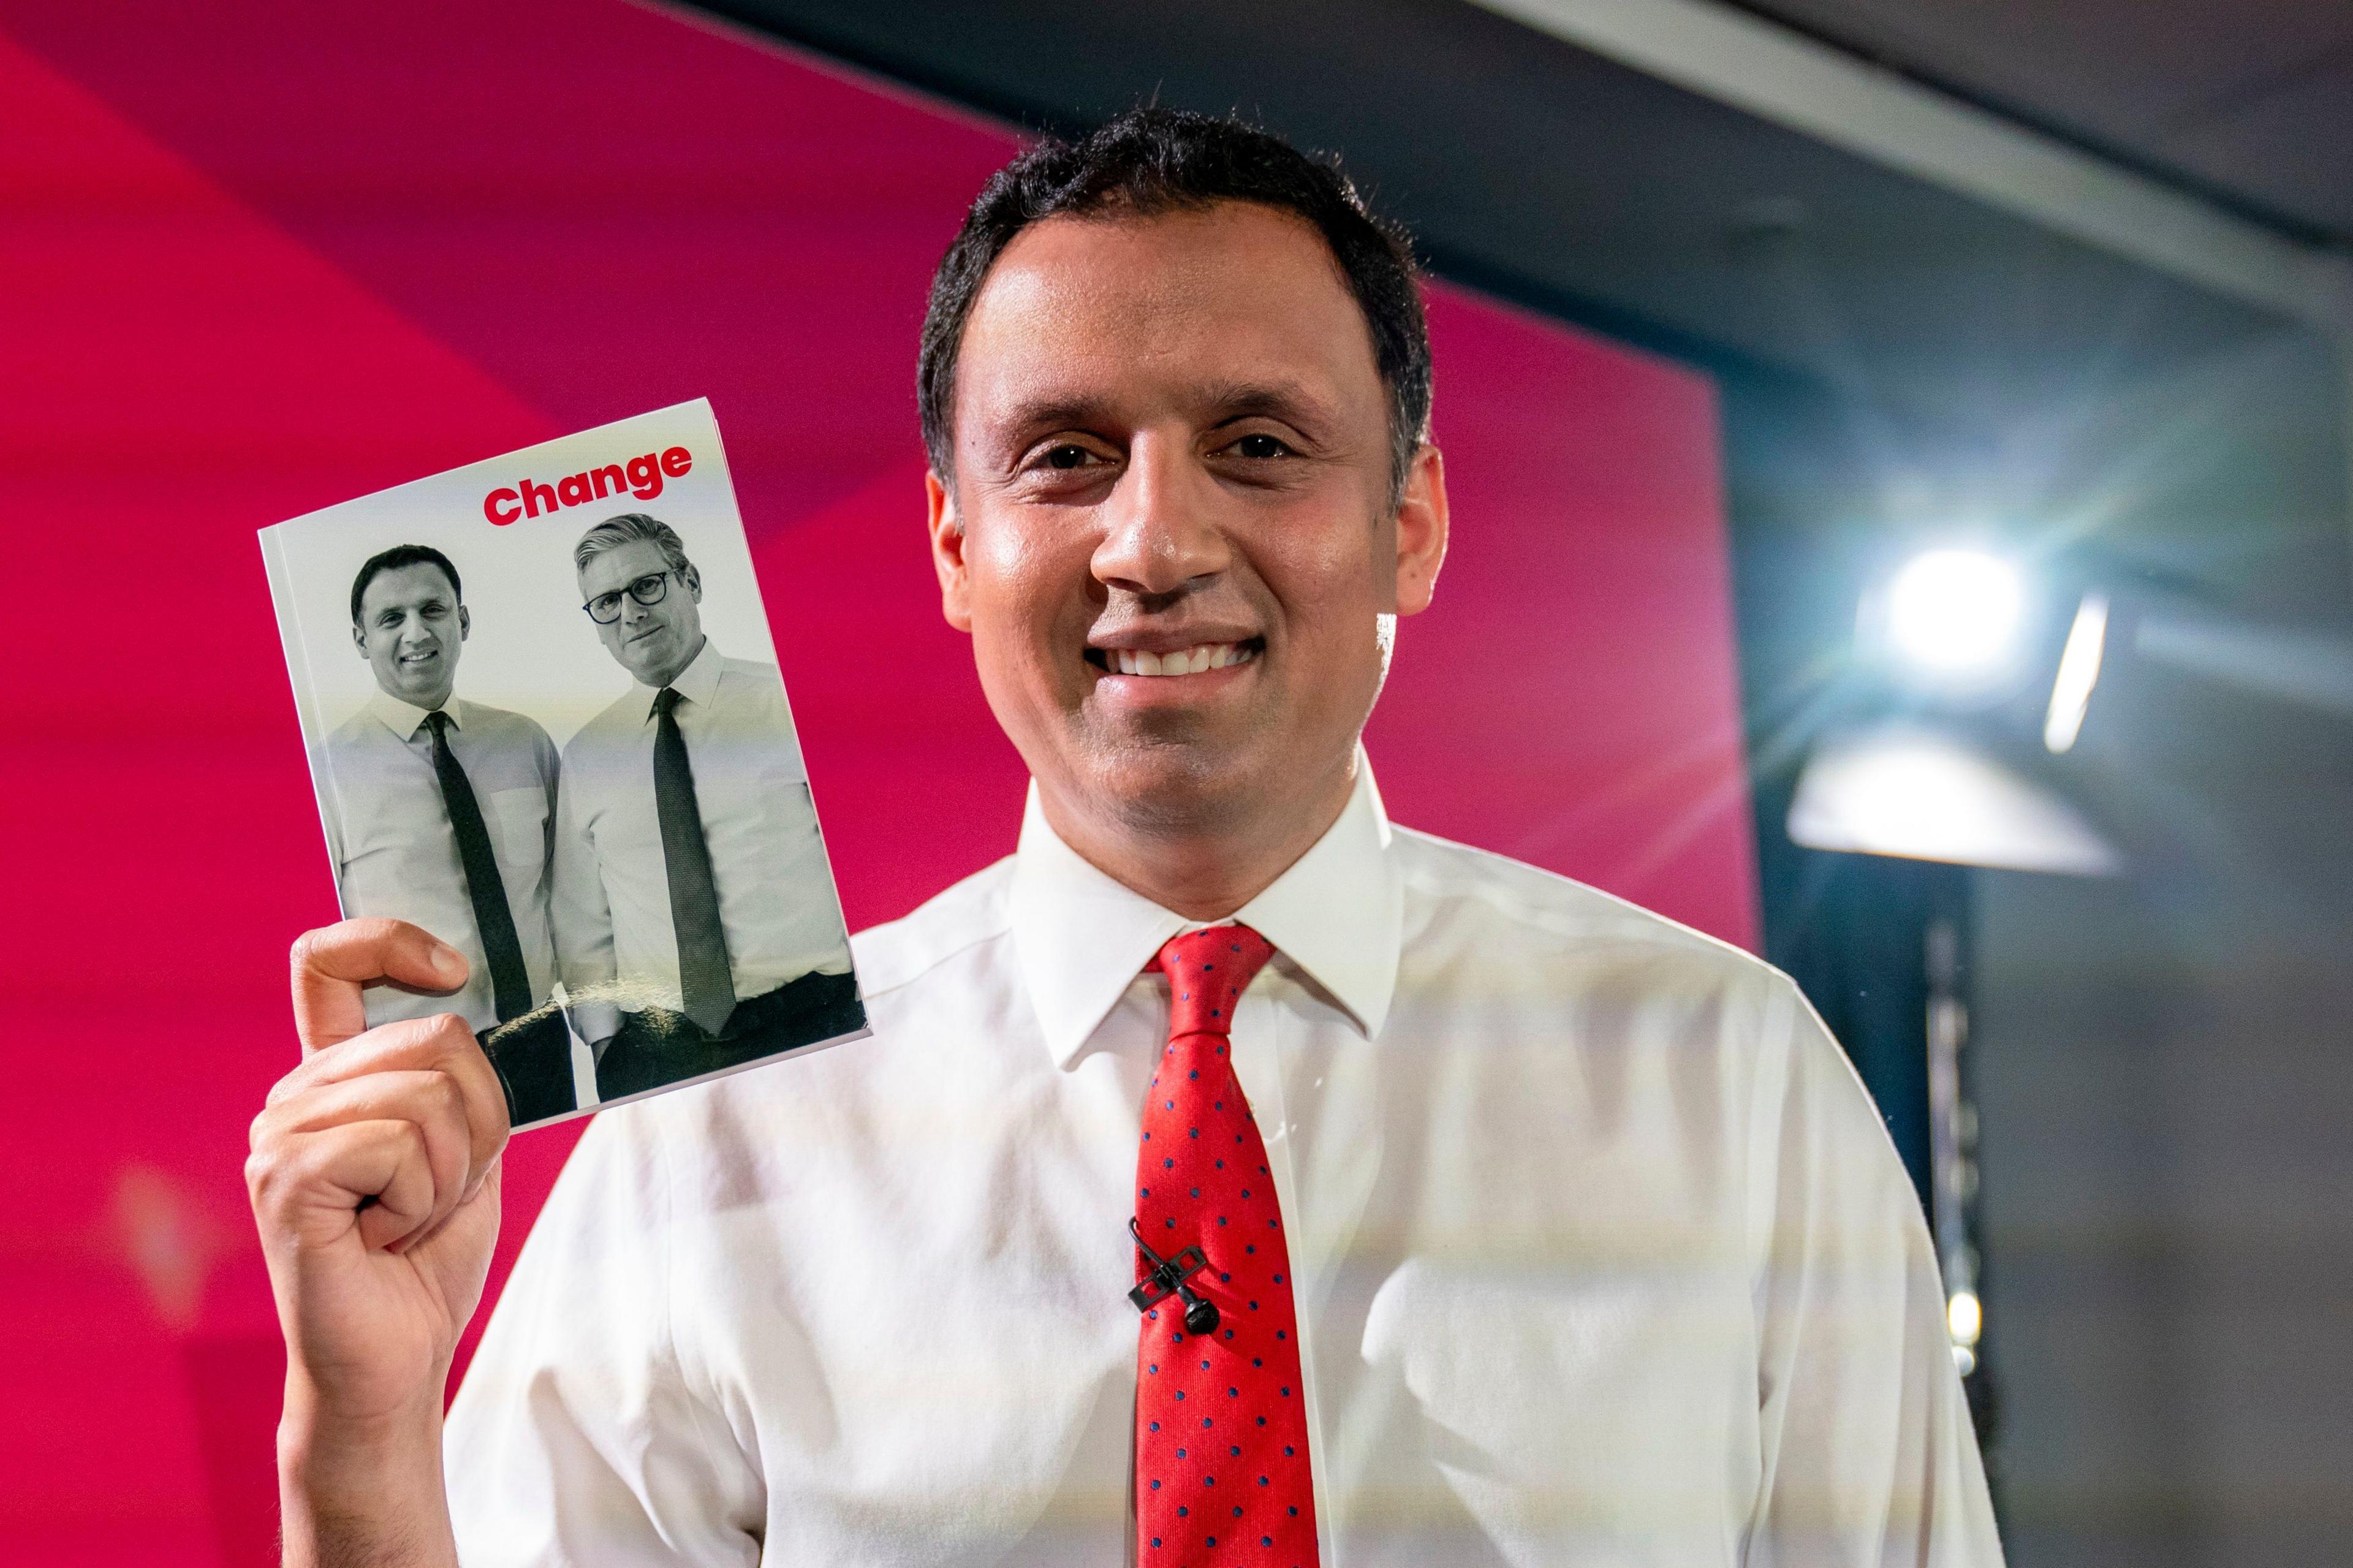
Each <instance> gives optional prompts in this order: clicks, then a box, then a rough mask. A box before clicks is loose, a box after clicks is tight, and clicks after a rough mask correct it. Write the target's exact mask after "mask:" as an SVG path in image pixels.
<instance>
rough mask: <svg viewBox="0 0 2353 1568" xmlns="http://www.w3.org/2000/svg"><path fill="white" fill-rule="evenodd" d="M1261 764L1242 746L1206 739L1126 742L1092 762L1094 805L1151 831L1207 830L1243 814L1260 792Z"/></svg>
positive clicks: (1154, 738)
mask: <svg viewBox="0 0 2353 1568" xmlns="http://www.w3.org/2000/svg"><path fill="white" fill-rule="evenodd" d="M1260 761H1261V759H1259V758H1257V757H1256V756H1254V755H1253V754H1252V749H1251V748H1250V747H1247V746H1236V745H1233V744H1231V743H1223V744H1220V743H1219V742H1214V741H1211V740H1209V739H1208V738H1207V737H1198V736H1197V737H1189V738H1177V737H1172V736H1168V735H1165V734H1162V735H1153V736H1145V737H1135V738H1132V739H1129V740H1128V741H1126V742H1124V743H1122V744H1120V745H1117V746H1114V747H1112V748H1109V749H1107V750H1106V751H1104V752H1100V753H1098V754H1097V755H1096V756H1095V757H1094V758H1093V759H1092V761H1091V763H1090V765H1089V768H1088V772H1089V773H1092V775H1093V781H1092V782H1093V790H1092V793H1094V795H1095V797H1096V798H1097V799H1099V800H1103V801H1105V802H1109V803H1113V805H1114V806H1115V809H1116V810H1117V811H1118V812H1119V815H1120V816H1122V817H1123V818H1124V819H1125V820H1126V821H1128V822H1129V823H1131V824H1133V825H1134V826H1137V827H1141V828H1145V829H1147V830H1151V831H1156V832H1179V831H1200V830H1207V829H1212V828H1215V827H1217V826H1219V825H1220V824H1222V823H1224V822H1225V821H1227V820H1228V819H1229V818H1230V817H1231V816H1233V815H1234V814H1235V813H1236V812H1237V811H1247V810H1248V808H1249V803H1250V801H1252V800H1254V799H1255V798H1256V797H1257V796H1258V795H1259V794H1261V790H1260V789H1259V787H1258V785H1257V783H1256V781H1257V780H1258V779H1259V777H1260V775H1261V772H1262V770H1261V767H1260V765H1259V763H1260Z"/></svg>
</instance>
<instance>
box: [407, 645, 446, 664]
mask: <svg viewBox="0 0 2353 1568" xmlns="http://www.w3.org/2000/svg"><path fill="white" fill-rule="evenodd" d="M440 657H441V650H440V649H439V648H438V647H437V648H428V649H427V650H426V651H425V652H423V653H404V654H402V655H401V656H400V662H401V663H403V664H430V663H432V662H433V661H434V660H435V659H437V658H440Z"/></svg>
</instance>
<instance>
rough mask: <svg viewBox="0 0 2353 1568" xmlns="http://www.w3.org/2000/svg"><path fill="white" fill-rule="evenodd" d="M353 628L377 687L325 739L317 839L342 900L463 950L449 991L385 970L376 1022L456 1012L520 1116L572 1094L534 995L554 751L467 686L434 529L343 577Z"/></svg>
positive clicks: (371, 1010)
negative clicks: (462, 975)
mask: <svg viewBox="0 0 2353 1568" xmlns="http://www.w3.org/2000/svg"><path fill="white" fill-rule="evenodd" d="M351 607H352V641H353V644H354V645H355V646H356V647H358V649H359V653H360V657H361V658H364V659H365V660H367V664H368V669H369V672H370V673H371V674H372V675H374V676H375V685H376V690H375V696H373V697H371V698H369V699H368V701H367V705H366V706H365V707H364V708H362V709H361V710H359V711H358V712H357V713H354V714H353V715H352V717H351V718H350V719H348V720H346V721H344V722H343V725H342V726H341V727H339V728H338V729H337V730H336V731H335V732H334V733H333V734H332V735H330V736H328V737H327V770H328V776H329V777H330V778H331V779H332V781H333V787H332V789H331V790H329V791H327V792H326V795H325V801H326V812H325V816H326V822H327V838H328V845H329V848H330V851H331V852H332V854H333V856H334V860H335V885H336V887H337V888H338V889H340V890H341V892H342V894H343V909H344V910H345V912H346V913H348V914H351V915H353V916H360V917H366V918H373V919H383V920H403V921H410V922H412V923H414V924H417V925H420V926H423V927H424V928H425V929H427V931H437V932H438V933H440V935H441V939H442V940H443V941H444V942H448V943H449V944H450V945H452V946H453V947H455V948H457V950H458V951H459V952H462V953H464V954H465V955H466V963H467V971H466V984H464V985H463V986H461V987H459V990H458V992H457V994H455V995H447V994H441V993H438V992H427V991H416V990H410V989H408V988H406V987H404V986H397V985H379V986H375V987H372V988H371V989H370V990H369V991H368V993H367V1021H368V1023H369V1025H370V1026H375V1025H377V1024H385V1023H390V1022H393V1021H394V1020H396V1019H402V1018H424V1017H429V1016H432V1015H434V1014H437V1013H458V1014H460V1015H462V1016H464V1017H465V1020H466V1023H467V1026H469V1027H470V1028H471V1029H473V1030H474V1032H475V1033H476V1034H478V1035H484V1036H485V1038H484V1041H483V1044H484V1047H485V1048H486V1049H487V1050H488V1051H489V1052H490V1055H491V1060H492V1061H493V1062H494V1063H496V1064H497V1066H498V1069H499V1077H500V1079H501V1081H502V1082H503V1084H504V1086H505V1089H506V1092H507V1110H508V1114H509V1115H510V1116H511V1117H512V1119H513V1121H515V1123H516V1124H517V1125H518V1126H520V1125H522V1124H523V1123H526V1122H531V1121H540V1120H542V1119H543V1118H545V1117H549V1116H555V1115H560V1114H562V1113H563V1112H565V1111H567V1110H572V1109H573V1108H574V1093H573V1085H572V1043H571V1037H570V1036H569V1035H568V1034H567V1033H566V1032H565V1026H564V1018H563V1016H562V1015H561V1014H560V1013H558V1012H556V1011H554V1009H552V1008H546V1007H545V1006H544V1005H545V1003H546V1001H547V997H548V992H549V987H550V984H551V982H552V981H553V979H554V952H553V949H552V947H551V944H550V939H549V934H548V879H549V876H548V837H549V829H550V826H552V823H553V820H554V815H555V793H556V790H555V784H556V756H555V746H554V742H551V741H549V740H548V738H547V731H544V730H543V729H541V728H540V727H539V726H538V725H537V724H536V723H534V722H533V721H531V720H530V719H527V718H525V717H524V716H523V715H522V714H520V713H510V712H507V711H505V710H501V709H497V708H489V707H485V706H483V705H482V704H481V703H479V702H468V701H464V700H460V699H459V697H458V695H457V688H458V658H459V655H460V654H461V653H463V652H464V651H465V647H466V638H467V637H468V636H469V635H470V633H471V632H472V630H473V617H472V616H471V614H470V612H469V611H468V610H467V608H466V603H465V596H464V595H463V593H462V591H461V590H460V588H459V581H458V568H457V567H456V566H455V565H453V564H452V563H450V560H449V558H448V556H447V555H444V554H443V553H442V552H439V551H438V550H436V549H434V548H433V547H432V546H430V545H426V544H396V545H395V546H393V547H392V548H391V549H389V550H385V551H379V552H377V553H375V555H372V556H370V557H368V559H367V560H366V561H365V562H364V563H363V564H362V565H361V567H360V569H359V571H358V573H357V574H355V575H354V576H353V579H352V606H351Z"/></svg>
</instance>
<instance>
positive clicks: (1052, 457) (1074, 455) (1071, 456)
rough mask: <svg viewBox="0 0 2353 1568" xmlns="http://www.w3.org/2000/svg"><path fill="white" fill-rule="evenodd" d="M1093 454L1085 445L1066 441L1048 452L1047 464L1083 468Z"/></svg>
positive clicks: (1050, 466)
mask: <svg viewBox="0 0 2353 1568" xmlns="http://www.w3.org/2000/svg"><path fill="white" fill-rule="evenodd" d="M1093 456H1094V454H1093V453H1092V452H1090V451H1088V450H1087V449H1086V448H1085V447H1081V446H1077V445H1075V444H1073V443H1071V442H1068V441H1065V442H1063V443H1062V444H1061V445H1060V446H1059V447H1054V448H1053V449H1052V450H1050V451H1049V452H1048V453H1047V454H1046V466H1047V467H1048V468H1082V467H1083V466H1084V465H1085V464H1086V461H1087V459H1088V458H1092V457H1093Z"/></svg>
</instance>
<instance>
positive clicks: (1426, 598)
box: [1395, 441, 1447, 616]
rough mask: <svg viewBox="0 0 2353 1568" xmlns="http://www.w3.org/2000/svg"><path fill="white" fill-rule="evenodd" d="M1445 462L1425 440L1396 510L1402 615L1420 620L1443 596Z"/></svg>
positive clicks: (1399, 606) (1445, 518)
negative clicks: (1440, 573) (1440, 589)
mask: <svg viewBox="0 0 2353 1568" xmlns="http://www.w3.org/2000/svg"><path fill="white" fill-rule="evenodd" d="M1446 528H1447V515H1446V461H1445V459H1444V458H1442V457H1440V455H1439V450H1438V448H1437V447H1433V446H1431V445H1430V443H1429V442H1427V441H1424V442H1423V443H1422V444H1421V449H1420V450H1419V451H1418V452H1416V453H1415V454H1414V455H1413V466H1412V467H1411V468H1409V469H1407V470H1406V479H1405V497H1404V499H1403V500H1400V501H1399V502H1398V510H1397V523H1396V529H1395V531H1396V534H1397V613H1398V615H1400V616H1416V615H1419V614H1420V613H1421V612H1422V611H1424V610H1426V609H1428V608H1430V598H1431V596H1432V595H1434V594H1435V593H1436V592H1437V591H1438V569H1439V568H1440V566H1443V565H1444V564H1446Z"/></svg>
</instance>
